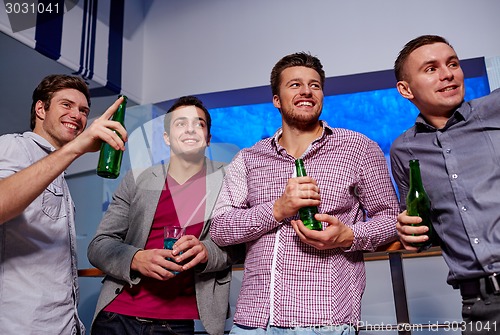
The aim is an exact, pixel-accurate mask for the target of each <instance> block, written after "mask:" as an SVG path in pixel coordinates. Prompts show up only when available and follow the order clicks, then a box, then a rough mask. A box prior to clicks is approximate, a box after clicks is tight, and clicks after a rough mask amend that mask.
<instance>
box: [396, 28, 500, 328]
mask: <svg viewBox="0 0 500 335" xmlns="http://www.w3.org/2000/svg"><path fill="white" fill-rule="evenodd" d="M394 68H395V72H396V78H397V80H398V83H397V88H398V91H399V93H400V94H401V95H402V96H403V97H405V98H407V99H408V100H410V101H411V102H412V103H413V104H415V106H416V107H417V108H418V109H419V111H420V114H419V115H418V117H417V119H416V122H415V125H414V126H413V127H412V128H410V129H409V130H407V131H406V132H405V133H403V134H402V135H400V136H399V137H398V138H397V139H396V140H395V141H394V143H393V145H392V148H391V165H392V172H393V175H394V179H395V181H396V183H397V185H398V188H399V192H400V200H401V209H402V210H403V212H402V213H401V214H400V215H399V217H398V221H399V222H398V224H397V229H398V233H399V236H400V239H401V241H402V243H403V245H404V246H405V248H406V249H409V250H417V248H415V247H413V246H412V243H418V242H424V241H426V240H427V239H428V238H429V236H427V235H425V234H426V232H427V230H428V229H427V227H425V226H420V227H418V226H412V225H413V224H418V223H419V222H421V219H420V218H419V217H410V216H408V215H407V214H406V211H405V209H406V206H405V199H406V194H407V192H408V187H409V165H408V162H409V160H410V159H418V160H419V161H420V168H421V174H422V181H423V184H424V188H425V189H426V191H427V193H428V194H429V197H430V199H431V203H432V210H431V212H432V213H431V216H432V223H433V226H434V229H435V231H436V233H437V235H438V236H439V238H440V239H441V247H442V250H443V257H444V259H445V261H446V263H447V264H448V267H449V269H450V272H449V275H448V283H449V284H450V285H453V287H455V288H457V289H458V288H459V289H460V293H461V295H462V298H463V301H462V303H463V308H462V317H463V320H464V323H463V324H462V331H463V334H484V333H488V332H487V331H490V333H491V334H496V333H498V330H497V329H496V328H497V327H500V286H499V282H500V281H499V279H498V276H497V274H498V273H500V252H499V249H500V196H499V190H500V90H496V91H494V92H492V93H491V94H489V95H488V96H486V97H483V98H480V99H476V100H472V101H468V102H464V94H465V87H464V74H463V72H462V69H461V67H460V62H459V59H458V56H457V55H456V53H455V51H454V49H453V48H452V47H451V45H450V44H449V43H448V42H447V41H446V40H445V39H444V38H442V37H440V36H434V35H425V36H420V37H418V38H416V39H414V40H412V41H410V42H408V43H407V44H406V46H405V47H404V48H403V49H402V50H401V52H400V53H399V56H398V58H397V60H396V62H395V67H394ZM429 284H431V283H429Z"/></svg>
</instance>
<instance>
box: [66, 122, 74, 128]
mask: <svg viewBox="0 0 500 335" xmlns="http://www.w3.org/2000/svg"><path fill="white" fill-rule="evenodd" d="M64 125H65V126H66V127H67V128H70V129H76V126H75V125H74V124H69V123H65V124H64Z"/></svg>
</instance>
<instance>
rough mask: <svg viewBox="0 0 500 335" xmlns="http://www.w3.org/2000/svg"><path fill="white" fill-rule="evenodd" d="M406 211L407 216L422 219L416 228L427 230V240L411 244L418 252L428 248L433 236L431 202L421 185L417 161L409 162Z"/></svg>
mask: <svg viewBox="0 0 500 335" xmlns="http://www.w3.org/2000/svg"><path fill="white" fill-rule="evenodd" d="M406 211H407V213H408V215H409V216H419V217H420V218H422V222H421V223H419V224H418V225H417V226H421V225H425V226H427V227H428V228H429V231H428V232H427V235H428V236H429V239H428V240H427V241H425V242H421V243H412V245H413V246H414V247H417V248H419V251H422V250H426V249H428V248H430V247H431V246H432V237H433V235H434V234H433V228H432V220H431V201H430V199H429V196H428V195H427V193H426V192H425V189H424V185H423V184H422V177H421V175H420V164H419V162H418V159H412V160H410V188H409V190H408V194H407V196H406Z"/></svg>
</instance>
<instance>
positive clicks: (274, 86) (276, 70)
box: [271, 52, 325, 96]
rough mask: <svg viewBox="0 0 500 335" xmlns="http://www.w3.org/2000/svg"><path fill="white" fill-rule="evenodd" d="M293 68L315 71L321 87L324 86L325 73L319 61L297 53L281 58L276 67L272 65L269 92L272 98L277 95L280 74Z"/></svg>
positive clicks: (309, 55)
mask: <svg viewBox="0 0 500 335" xmlns="http://www.w3.org/2000/svg"><path fill="white" fill-rule="evenodd" d="M294 66H305V67H308V68H311V69H313V70H315V71H316V72H318V74H319V76H320V77H321V87H323V86H324V84H325V71H324V70H323V65H321V62H320V60H319V59H318V58H317V57H314V56H312V55H311V54H309V53H306V52H297V53H294V54H290V55H287V56H285V57H283V58H281V59H280V60H279V61H278V62H277V63H276V65H274V67H273V69H272V71H271V90H272V92H273V96H274V95H277V94H278V93H279V87H280V84H281V73H282V72H283V71H284V70H285V69H287V68H289V67H294Z"/></svg>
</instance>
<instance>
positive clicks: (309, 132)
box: [278, 122, 323, 158]
mask: <svg viewBox="0 0 500 335" xmlns="http://www.w3.org/2000/svg"><path fill="white" fill-rule="evenodd" d="M322 132H323V127H322V126H321V124H320V123H319V122H318V123H316V124H315V125H314V126H313V127H311V128H310V129H298V128H295V127H291V126H289V125H287V124H285V123H284V124H283V132H282V134H281V137H280V138H279V140H278V142H279V143H280V145H281V146H282V147H283V148H285V149H286V151H287V152H288V154H289V155H292V156H293V157H295V158H299V157H301V156H302V154H304V152H305V151H306V150H307V148H308V147H309V145H310V144H311V143H312V142H313V141H314V140H316V139H318V138H319V137H320V136H321V134H322Z"/></svg>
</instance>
